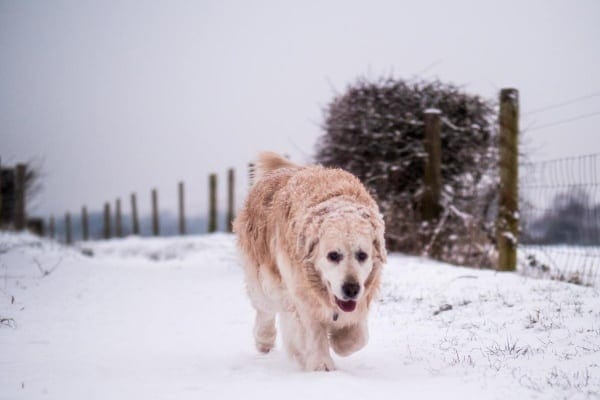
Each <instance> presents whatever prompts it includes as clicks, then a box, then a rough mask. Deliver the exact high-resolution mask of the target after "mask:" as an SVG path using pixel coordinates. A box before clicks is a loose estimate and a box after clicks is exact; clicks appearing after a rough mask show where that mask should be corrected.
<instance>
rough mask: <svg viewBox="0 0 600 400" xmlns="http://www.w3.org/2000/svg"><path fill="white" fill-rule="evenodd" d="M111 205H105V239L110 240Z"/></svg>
mask: <svg viewBox="0 0 600 400" xmlns="http://www.w3.org/2000/svg"><path fill="white" fill-rule="evenodd" d="M110 231H111V229H110V203H104V239H110Z"/></svg>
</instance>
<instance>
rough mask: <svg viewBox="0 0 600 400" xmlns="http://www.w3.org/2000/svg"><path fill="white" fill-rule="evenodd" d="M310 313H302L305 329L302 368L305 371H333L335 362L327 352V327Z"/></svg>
mask: <svg viewBox="0 0 600 400" xmlns="http://www.w3.org/2000/svg"><path fill="white" fill-rule="evenodd" d="M313 318H314V316H312V315H306V314H305V315H303V316H302V322H303V324H304V326H305V329H306V353H305V357H304V360H305V365H304V369H305V370H307V371H333V370H335V364H334V363H333V359H332V358H331V355H330V354H329V338H328V337H327V328H326V327H325V325H324V324H322V323H321V322H319V321H315V320H314V319H313Z"/></svg>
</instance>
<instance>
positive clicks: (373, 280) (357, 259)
mask: <svg viewBox="0 0 600 400" xmlns="http://www.w3.org/2000/svg"><path fill="white" fill-rule="evenodd" d="M319 219H320V221H319V222H320V223H319V224H318V227H315V228H316V229H312V230H311V229H309V231H312V232H311V233H312V234H310V233H309V236H310V237H307V238H306V239H308V240H307V241H306V242H307V244H308V247H307V248H306V249H305V251H306V253H305V254H306V255H307V256H309V257H310V259H311V261H312V262H311V264H312V267H313V268H314V270H315V272H316V273H317V275H318V276H319V277H320V281H321V282H320V283H321V285H323V286H325V287H326V288H327V296H328V297H329V300H330V303H334V304H335V305H336V306H337V307H338V308H339V309H341V310H342V311H344V312H352V311H354V309H355V308H356V306H357V304H358V303H360V302H362V301H366V302H367V304H368V303H369V302H370V300H371V297H372V295H373V293H374V291H375V290H377V286H378V284H379V275H380V272H381V271H380V270H381V266H382V264H383V263H385V259H386V252H385V243H384V237H383V234H384V226H383V220H382V218H381V216H380V215H379V213H377V212H374V211H373V210H372V209H368V208H366V207H356V206H351V207H346V208H342V209H334V210H331V211H329V210H327V209H326V210H325V212H322V214H321V218H319Z"/></svg>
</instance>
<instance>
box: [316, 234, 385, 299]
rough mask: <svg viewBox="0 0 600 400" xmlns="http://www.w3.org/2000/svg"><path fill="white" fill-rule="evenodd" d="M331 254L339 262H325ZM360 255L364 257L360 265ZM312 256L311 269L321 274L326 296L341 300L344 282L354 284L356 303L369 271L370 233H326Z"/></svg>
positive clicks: (361, 293)
mask: <svg viewBox="0 0 600 400" xmlns="http://www.w3.org/2000/svg"><path fill="white" fill-rule="evenodd" d="M344 225H346V224H344ZM343 227H344V228H350V227H349V226H343ZM361 228H362V229H361ZM331 252H336V253H338V254H339V255H340V256H341V259H340V260H339V261H338V262H334V261H331V260H330V259H329V258H328V254H329V253H331ZM360 252H364V253H365V254H366V255H367V258H366V259H365V260H364V261H359V260H358V254H359V253H360ZM316 256H317V258H316V263H315V266H316V268H317V270H318V271H320V272H321V274H322V276H323V279H324V280H325V281H326V283H327V286H328V289H329V291H330V293H332V294H333V295H334V296H336V297H337V298H338V299H340V300H344V292H343V291H342V286H343V285H344V283H346V282H355V283H358V284H359V285H360V292H359V294H358V296H357V297H356V299H355V300H356V301H359V300H360V298H361V297H362V296H363V294H364V292H365V281H366V280H367V278H368V277H369V274H370V273H371V270H372V269H373V239H372V233H371V232H370V229H365V228H364V227H360V228H358V229H356V227H355V230H354V231H350V230H346V229H343V230H342V229H327V230H326V232H325V233H324V234H323V235H322V236H321V237H320V238H319V244H318V252H317V255H316Z"/></svg>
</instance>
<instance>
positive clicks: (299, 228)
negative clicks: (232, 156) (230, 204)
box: [234, 153, 386, 370]
mask: <svg viewBox="0 0 600 400" xmlns="http://www.w3.org/2000/svg"><path fill="white" fill-rule="evenodd" d="M336 224H337V225H336ZM338 225H339V226H338ZM324 227H327V229H339V231H340V232H341V231H344V232H347V231H349V233H348V235H359V234H362V235H369V236H370V237H369V238H368V239H369V240H372V243H373V254H372V258H373V267H372V270H371V272H370V274H369V276H368V278H367V279H366V281H365V282H364V295H363V296H362V297H361V298H360V299H359V301H358V304H357V306H356V309H355V310H354V311H353V312H350V313H345V312H342V311H341V310H340V309H339V308H338V307H337V305H336V304H335V301H334V300H333V296H332V294H331V290H330V288H328V286H327V283H326V282H325V281H324V279H323V277H322V276H321V273H320V272H319V270H318V269H317V268H316V267H315V257H316V252H317V248H318V245H319V240H320V235H321V234H322V229H325V228H324ZM354 227H356V229H353V228H354ZM234 232H235V233H236V234H237V238H238V246H239V249H240V251H241V254H242V257H243V259H244V260H243V261H244V262H243V264H244V272H245V278H246V285H247V290H248V295H249V297H250V300H251V303H252V305H253V307H254V308H255V309H256V311H257V313H256V319H255V328H254V335H255V342H256V346H257V348H258V349H259V351H261V352H269V351H270V350H271V349H272V348H273V347H274V345H275V336H276V328H275V315H276V314H279V315H280V317H279V319H280V322H281V330H282V338H283V342H284V346H285V348H286V350H287V352H288V353H289V354H290V355H291V356H292V357H293V358H295V359H296V360H297V361H298V362H299V363H300V365H301V366H302V367H303V368H304V369H306V370H332V369H334V368H335V366H334V364H333V361H332V360H331V356H330V353H329V349H330V348H332V349H333V350H334V351H335V352H336V353H337V354H339V355H342V356H346V355H349V354H351V353H353V352H355V351H357V350H359V349H360V348H362V347H363V346H364V345H365V344H366V343H367V340H368V330H367V313H368V309H369V305H370V303H371V301H372V299H373V296H374V295H375V294H376V292H377V290H378V288H379V282H380V276H381V267H382V265H383V263H385V259H386V251H385V247H384V239H383V233H384V225H383V220H382V218H381V216H380V214H379V210H378V207H377V205H376V203H375V202H374V201H373V199H372V198H371V196H370V195H369V194H368V192H367V191H366V189H365V188H364V186H363V185H362V184H361V182H360V181H359V180H358V179H357V178H356V177H354V176H353V175H351V174H349V173H347V172H344V171H342V170H340V169H328V168H323V167H320V166H306V167H303V166H298V165H296V164H293V163H291V162H289V161H288V160H286V159H284V158H282V157H280V156H279V155H277V154H274V153H262V154H261V155H260V157H259V159H258V162H257V164H256V170H255V183H254V185H253V186H252V188H251V190H250V193H249V195H248V198H247V200H246V203H245V206H244V208H243V209H242V210H241V212H240V213H239V215H238V217H237V218H236V220H235V222H234ZM335 314H338V318H337V320H335V321H334V318H333V316H334V315H335Z"/></svg>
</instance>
